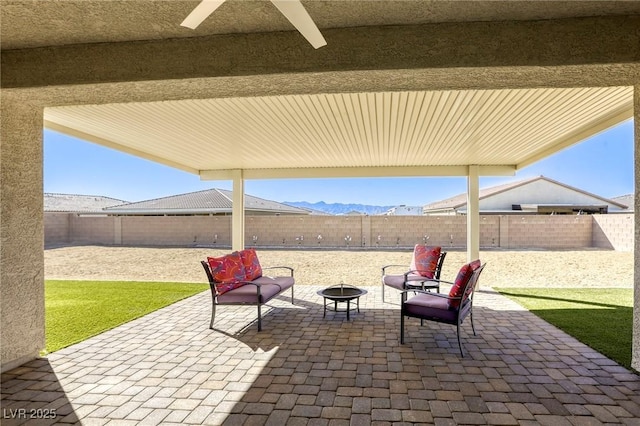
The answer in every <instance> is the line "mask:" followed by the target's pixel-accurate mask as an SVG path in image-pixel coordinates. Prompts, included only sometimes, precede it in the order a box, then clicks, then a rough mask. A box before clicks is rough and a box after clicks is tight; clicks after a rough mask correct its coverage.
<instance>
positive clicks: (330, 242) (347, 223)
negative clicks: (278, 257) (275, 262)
mask: <svg viewBox="0 0 640 426" xmlns="http://www.w3.org/2000/svg"><path fill="white" fill-rule="evenodd" d="M367 220H369V217H368V216H247V217H246V219H245V245H246V246H254V245H255V246H278V247H290V248H292V247H297V246H300V247H305V246H306V247H346V246H347V240H346V238H347V236H348V237H350V238H351V240H350V241H348V244H349V246H350V247H355V246H358V247H359V246H360V245H361V241H362V237H363V235H362V229H363V221H367ZM318 236H320V237H321V238H318ZM254 237H256V241H254Z"/></svg>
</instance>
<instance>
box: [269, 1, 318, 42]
mask: <svg viewBox="0 0 640 426" xmlns="http://www.w3.org/2000/svg"><path fill="white" fill-rule="evenodd" d="M271 3H273V4H274V5H275V6H276V7H277V8H278V10H280V13H282V14H283V15H284V16H285V17H286V18H287V19H288V20H289V21H290V22H291V23H292V24H293V26H294V27H296V29H297V30H298V31H300V34H302V35H303V36H304V38H306V39H307V40H308V41H309V43H311V45H312V46H313V47H314V48H316V49H317V48H319V47H322V46H326V44H327V42H326V41H325V39H324V37H323V36H322V34H321V33H320V30H319V29H318V27H317V26H316V24H315V23H314V22H313V19H311V16H309V13H307V10H306V9H305V8H304V6H303V5H302V3H301V2H300V0H271Z"/></svg>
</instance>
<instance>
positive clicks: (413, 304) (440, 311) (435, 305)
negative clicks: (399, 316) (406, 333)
mask: <svg viewBox="0 0 640 426" xmlns="http://www.w3.org/2000/svg"><path fill="white" fill-rule="evenodd" d="M404 310H405V312H406V315H408V316H416V317H419V318H425V319H426V318H436V319H438V320H440V321H443V322H450V323H453V324H455V323H456V321H457V317H456V315H457V313H458V312H457V311H456V310H455V309H449V302H448V300H447V298H445V297H438V296H435V295H430V294H418V295H415V296H413V297H411V298H410V299H408V300H407V301H406V302H405V303H404Z"/></svg>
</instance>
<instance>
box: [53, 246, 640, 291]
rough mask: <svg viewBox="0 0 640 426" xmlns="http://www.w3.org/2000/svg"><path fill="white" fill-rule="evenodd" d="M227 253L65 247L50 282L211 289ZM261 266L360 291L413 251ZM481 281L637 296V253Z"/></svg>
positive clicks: (568, 260)
mask: <svg viewBox="0 0 640 426" xmlns="http://www.w3.org/2000/svg"><path fill="white" fill-rule="evenodd" d="M228 252H229V250H220V249H214V248H148V247H144V248H143V247H105V246H66V247H57V248H48V249H46V250H45V252H44V255H45V277H46V278H47V279H77V280H123V281H124V280H127V281H168V282H169V281H172V282H173V281H175V282H202V283H206V282H207V280H206V276H205V274H204V271H203V269H202V266H201V265H200V263H199V261H200V260H204V259H206V257H207V256H220V255H223V254H226V253H228ZM258 256H259V258H260V263H261V264H262V266H265V267H266V266H276V265H287V266H292V267H293V268H295V277H296V284H297V285H333V284H338V283H340V282H344V283H347V284H353V285H356V286H373V285H379V284H380V274H381V267H382V266H384V265H388V264H400V265H406V267H400V268H398V269H396V270H395V271H397V272H398V273H400V272H402V271H403V269H407V268H408V265H409V263H410V261H411V252H410V251H406V250H405V251H395V250H394V251H389V250H370V251H364V250H356V249H351V250H304V249H302V250H269V249H258ZM480 259H481V260H482V261H483V262H486V263H487V267H486V268H485V269H484V271H483V273H482V277H481V278H480V283H481V286H488V287H626V288H633V253H630V252H617V251H611V250H566V251H547V250H540V251H537V250H536V251H533V250H521V251H513V250H487V251H481V253H480ZM465 261H466V252H464V251H461V250H451V251H449V253H448V254H447V258H446V259H445V262H444V268H443V272H442V276H441V278H442V279H445V280H453V279H454V278H455V275H456V273H457V271H458V269H459V268H460V266H462V264H464V263H465Z"/></svg>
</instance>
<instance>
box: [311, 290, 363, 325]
mask: <svg viewBox="0 0 640 426" xmlns="http://www.w3.org/2000/svg"><path fill="white" fill-rule="evenodd" d="M318 294H319V295H320V296H322V297H323V298H324V299H323V300H324V312H323V314H322V318H325V317H326V316H327V306H330V305H331V304H332V303H331V302H333V309H331V307H330V308H329V309H330V310H332V311H334V312H343V311H341V310H339V309H338V304H339V303H346V304H347V309H345V310H344V312H346V313H347V321H349V312H350V311H351V309H356V310H357V311H358V312H360V296H363V295H365V294H367V290H363V289H361V288H358V287H354V286H352V285H347V284H338V285H334V286H331V287H327V288H325V289H324V290H320V291H318ZM327 300H329V301H330V302H328V303H327ZM352 300H355V301H356V306H355V307H354V308H352V305H351V301H352Z"/></svg>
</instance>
